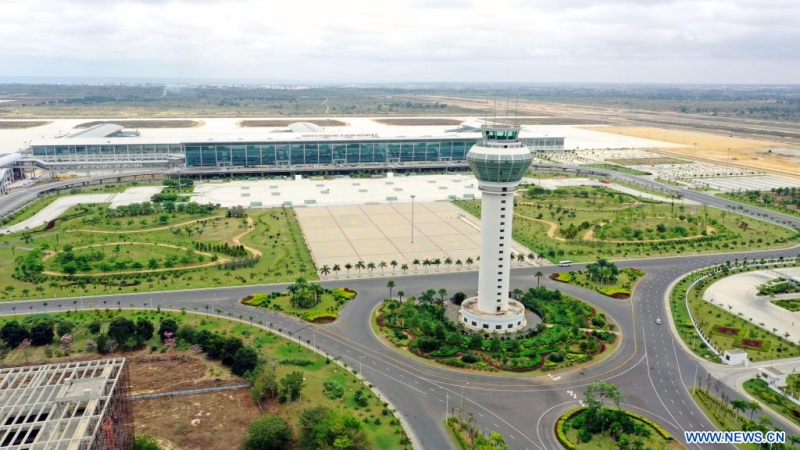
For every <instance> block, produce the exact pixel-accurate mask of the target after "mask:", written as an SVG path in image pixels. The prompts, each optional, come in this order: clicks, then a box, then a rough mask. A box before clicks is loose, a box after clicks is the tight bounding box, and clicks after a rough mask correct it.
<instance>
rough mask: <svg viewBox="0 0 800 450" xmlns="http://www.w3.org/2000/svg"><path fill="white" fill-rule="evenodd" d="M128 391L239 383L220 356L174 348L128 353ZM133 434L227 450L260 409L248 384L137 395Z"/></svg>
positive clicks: (182, 448)
mask: <svg viewBox="0 0 800 450" xmlns="http://www.w3.org/2000/svg"><path fill="white" fill-rule="evenodd" d="M128 361H129V363H130V366H129V367H130V380H131V381H130V382H131V392H130V395H137V394H149V393H157V392H172V391H182V390H189V389H201V388H209V387H216V386H229V385H234V384H241V383H242V379H241V378H239V377H236V376H234V375H231V373H230V370H229V369H227V368H225V367H223V366H222V365H220V363H219V362H218V361H209V360H207V359H206V358H205V357H203V355H201V354H195V353H192V352H188V351H186V352H174V353H167V354H148V353H147V351H146V350H143V351H140V352H138V354H137V353H134V354H133V356H129V357H128ZM132 405H133V417H134V427H135V430H136V433H146V434H148V435H150V436H152V437H154V438H156V439H157V440H158V441H159V442H160V443H161V445H162V446H163V447H164V448H165V449H167V450H195V449H197V450H201V449H202V450H216V449H218V450H227V449H232V448H237V447H238V446H239V444H241V443H242V442H243V441H244V439H245V437H246V436H247V425H248V424H250V422H252V421H253V420H254V419H255V418H257V417H258V416H259V415H260V414H261V412H260V411H259V409H258V407H257V406H256V405H255V404H254V403H253V400H252V399H251V398H250V392H249V391H248V390H247V389H237V390H234V391H222V392H212V393H208V394H198V395H186V396H177V397H161V398H153V399H147V400H135V401H133V402H132Z"/></svg>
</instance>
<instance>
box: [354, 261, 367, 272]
mask: <svg viewBox="0 0 800 450" xmlns="http://www.w3.org/2000/svg"><path fill="white" fill-rule="evenodd" d="M366 267H367V266H365V265H364V261H359V262H357V263H356V270H358V274H359V275H361V269H365V268H366Z"/></svg>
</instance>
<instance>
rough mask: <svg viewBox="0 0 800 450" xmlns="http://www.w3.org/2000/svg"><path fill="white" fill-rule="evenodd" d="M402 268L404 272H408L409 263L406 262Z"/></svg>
mask: <svg viewBox="0 0 800 450" xmlns="http://www.w3.org/2000/svg"><path fill="white" fill-rule="evenodd" d="M400 270H402V271H403V273H406V272H408V264H405V263H404V264H403V265H402V266H400Z"/></svg>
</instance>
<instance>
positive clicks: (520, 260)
mask: <svg viewBox="0 0 800 450" xmlns="http://www.w3.org/2000/svg"><path fill="white" fill-rule="evenodd" d="M517 262H521V263H524V262H525V255H523V254H522V253H519V254H518V255H517Z"/></svg>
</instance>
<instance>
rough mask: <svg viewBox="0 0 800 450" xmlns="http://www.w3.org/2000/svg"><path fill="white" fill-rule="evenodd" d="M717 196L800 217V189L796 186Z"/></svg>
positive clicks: (727, 193)
mask: <svg viewBox="0 0 800 450" xmlns="http://www.w3.org/2000/svg"><path fill="white" fill-rule="evenodd" d="M717 196H718V197H722V198H727V199H728V200H733V201H736V202H739V203H744V204H747V205H752V206H757V207H759V208H764V209H770V210H772V211H778V212H781V213H784V214H789V215H792V216H797V217H800V189H798V188H796V187H787V188H772V189H771V190H769V191H745V192H726V193H723V194H717Z"/></svg>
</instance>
